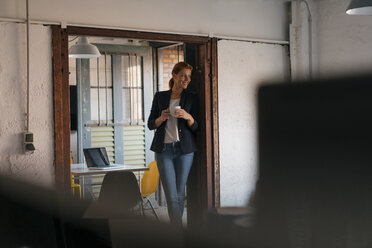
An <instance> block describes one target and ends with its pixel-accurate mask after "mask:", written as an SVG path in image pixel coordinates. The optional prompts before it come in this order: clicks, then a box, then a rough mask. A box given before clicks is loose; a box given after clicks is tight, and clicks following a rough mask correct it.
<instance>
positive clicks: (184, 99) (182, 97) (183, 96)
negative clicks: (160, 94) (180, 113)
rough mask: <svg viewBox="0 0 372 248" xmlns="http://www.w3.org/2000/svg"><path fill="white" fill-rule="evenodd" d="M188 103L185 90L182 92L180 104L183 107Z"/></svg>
mask: <svg viewBox="0 0 372 248" xmlns="http://www.w3.org/2000/svg"><path fill="white" fill-rule="evenodd" d="M185 105H186V90H183V91H182V93H181V99H180V106H181V108H182V109H183V108H184V107H185Z"/></svg>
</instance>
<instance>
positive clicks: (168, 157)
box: [155, 143, 194, 224]
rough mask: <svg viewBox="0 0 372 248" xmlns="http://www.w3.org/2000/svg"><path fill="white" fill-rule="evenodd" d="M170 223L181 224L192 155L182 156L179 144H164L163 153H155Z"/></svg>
mask: <svg viewBox="0 0 372 248" xmlns="http://www.w3.org/2000/svg"><path fill="white" fill-rule="evenodd" d="M155 156H156V157H155V158H156V162H157V165H158V170H159V174H160V180H161V183H162V185H163V188H164V193H165V198H166V200H167V205H168V214H169V218H170V220H171V222H172V223H175V224H181V223H182V215H183V210H184V201H185V187H186V181H187V178H188V176H189V172H190V169H191V166H192V162H193V159H194V153H193V152H192V153H187V154H182V153H181V152H180V148H179V143H172V144H165V150H164V151H163V152H157V153H155Z"/></svg>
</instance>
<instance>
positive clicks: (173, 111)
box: [171, 106, 181, 116]
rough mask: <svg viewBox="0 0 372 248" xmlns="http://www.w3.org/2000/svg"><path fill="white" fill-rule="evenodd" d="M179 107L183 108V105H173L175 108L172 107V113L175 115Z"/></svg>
mask: <svg viewBox="0 0 372 248" xmlns="http://www.w3.org/2000/svg"><path fill="white" fill-rule="evenodd" d="M177 109H181V106H174V107H173V109H172V111H171V114H172V115H173V116H175V115H176V113H175V112H176V110H177Z"/></svg>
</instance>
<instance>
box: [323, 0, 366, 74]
mask: <svg viewBox="0 0 372 248" xmlns="http://www.w3.org/2000/svg"><path fill="white" fill-rule="evenodd" d="M349 2H350V1H349V0H318V1H317V8H318V11H317V12H318V20H317V30H318V33H317V37H318V44H317V46H318V49H319V53H318V62H319V63H318V67H319V68H318V70H319V73H320V75H321V76H325V75H333V74H340V73H343V74H354V73H358V72H361V71H369V72H370V71H371V69H372V16H350V15H347V14H345V10H346V8H347V6H348V4H349Z"/></svg>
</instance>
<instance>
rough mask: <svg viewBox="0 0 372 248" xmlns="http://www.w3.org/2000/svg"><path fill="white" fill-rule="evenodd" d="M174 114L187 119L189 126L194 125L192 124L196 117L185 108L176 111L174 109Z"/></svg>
mask: <svg viewBox="0 0 372 248" xmlns="http://www.w3.org/2000/svg"><path fill="white" fill-rule="evenodd" d="M174 116H175V117H176V118H182V119H185V120H186V121H187V123H188V125H189V126H192V124H194V118H192V115H190V114H189V113H187V112H186V111H185V110H184V109H176V111H174Z"/></svg>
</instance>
